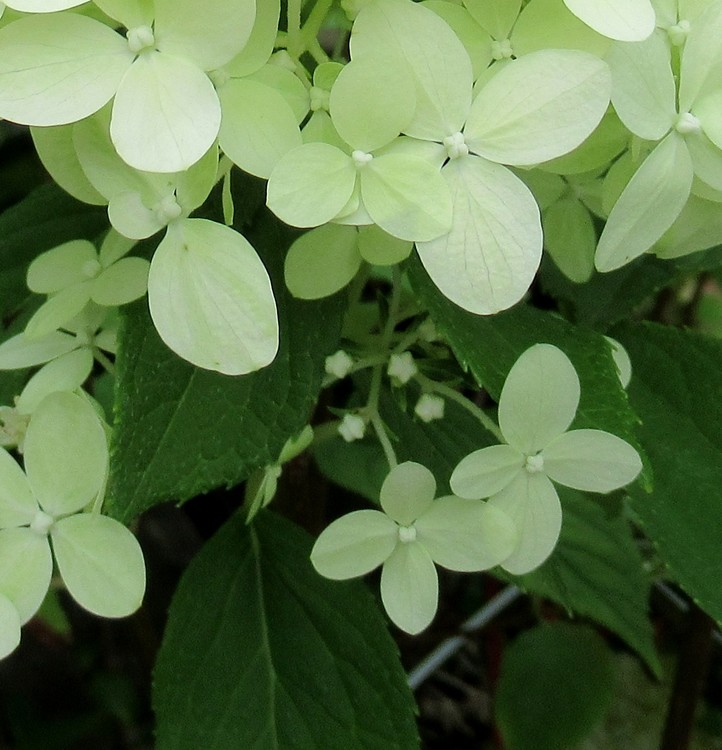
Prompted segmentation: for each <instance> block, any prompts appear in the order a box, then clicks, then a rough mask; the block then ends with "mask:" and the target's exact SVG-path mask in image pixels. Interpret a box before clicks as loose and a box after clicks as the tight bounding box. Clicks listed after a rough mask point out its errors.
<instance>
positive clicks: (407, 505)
mask: <svg viewBox="0 0 722 750" xmlns="http://www.w3.org/2000/svg"><path fill="white" fill-rule="evenodd" d="M434 495H436V479H434V475H433V474H432V473H431V472H430V471H429V470H428V469H427V468H426V467H425V466H422V465H421V464H417V463H415V462H414V461H405V462H404V463H402V464H399V465H398V466H395V467H394V468H393V469H391V471H390V472H389V474H388V476H387V477H386V479H384V483H383V484H382V485H381V498H380V499H381V507H382V508H383V509H384V510H385V511H386V513H387V514H388V515H389V516H390V517H391V518H393V519H394V521H396V523H398V524H401V526H410V525H411V524H412V523H413V522H414V521H415V520H416V519H417V518H419V517H420V516H421V515H422V513H424V512H425V511H426V510H427V509H428V508H429V507H430V506H431V503H432V502H433V500H434Z"/></svg>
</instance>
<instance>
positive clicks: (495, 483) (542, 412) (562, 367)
mask: <svg viewBox="0 0 722 750" xmlns="http://www.w3.org/2000/svg"><path fill="white" fill-rule="evenodd" d="M578 404H579V378H578V377H577V373H576V371H575V369H574V366H573V365H572V363H571V362H570V361H569V359H568V357H567V356H566V355H565V354H564V353H563V352H562V351H560V350H559V349H557V348H556V347H555V346H551V345H549V344H537V345H536V346H533V347H531V348H530V349H528V350H527V351H526V352H524V354H522V355H521V357H519V359H518V360H517V361H516V363H515V364H514V366H513V367H512V368H511V370H510V371H509V375H508V377H507V379H506V382H505V383H504V388H503V389H502V392H501V398H500V399H499V427H500V429H501V433H502V435H503V437H504V439H505V440H506V441H507V443H508V445H494V446H491V447H488V448H482V449H481V450H478V451H474V452H473V453H471V454H469V455H468V456H466V457H465V458H463V459H462V460H461V462H460V463H459V465H458V466H457V467H456V468H455V469H454V471H453V473H452V475H451V489H452V490H453V491H454V492H455V493H456V494H457V495H459V496H460V497H464V498H480V497H488V498H490V499H489V504H490V505H492V506H494V507H497V508H502V509H503V510H505V511H506V512H507V513H508V514H509V515H510V516H511V517H512V518H513V519H514V521H516V523H517V526H518V527H519V529H520V531H521V536H520V539H519V544H518V546H517V548H516V550H515V552H514V554H512V555H511V556H510V557H509V558H508V559H507V560H505V561H504V562H503V563H502V567H504V568H505V569H506V570H508V571H509V572H510V573H514V574H516V575H521V574H523V573H527V572H528V571H530V570H532V569H534V568H536V567H538V566H539V565H541V564H542V563H543V562H544V560H546V558H547V557H548V556H549V555H550V554H551V552H552V550H553V549H554V547H555V545H556V543H557V539H558V538H559V532H560V530H561V524H562V510H561V505H560V503H559V496H558V495H557V492H556V490H555V489H554V485H553V484H552V483H551V481H550V480H554V481H555V482H558V483H559V484H563V485H565V486H567V487H573V488H575V489H578V490H587V491H590V492H610V491H611V490H615V489H618V488H619V487H623V486H624V485H625V484H628V483H629V482H631V481H632V480H633V479H635V477H636V476H637V475H638V474H639V472H640V470H641V468H642V463H641V460H640V458H639V455H638V453H637V451H636V450H635V449H634V448H633V447H632V446H631V445H629V443H627V442H625V441H624V440H622V439H621V438H618V437H617V436H616V435H612V434H610V433H608V432H604V431H602V430H588V429H584V430H571V431H569V432H567V430H568V428H569V425H570V424H571V423H572V420H573V419H574V415H575V414H576V411H577V406H578Z"/></svg>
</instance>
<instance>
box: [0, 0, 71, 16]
mask: <svg viewBox="0 0 722 750" xmlns="http://www.w3.org/2000/svg"><path fill="white" fill-rule="evenodd" d="M84 2H86V0H9V2H5V3H4V4H5V5H7V7H8V8H12V9H13V10H19V11H21V12H22V13H54V12H55V11H56V10H67V9H68V8H75V7H76V6H78V5H82V4H83V3H84Z"/></svg>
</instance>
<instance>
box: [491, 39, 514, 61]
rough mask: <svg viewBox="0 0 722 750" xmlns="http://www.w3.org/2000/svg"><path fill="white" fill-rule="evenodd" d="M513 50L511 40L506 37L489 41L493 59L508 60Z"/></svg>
mask: <svg viewBox="0 0 722 750" xmlns="http://www.w3.org/2000/svg"><path fill="white" fill-rule="evenodd" d="M513 55H514V50H513V49H512V48H511V42H510V41H509V40H508V39H502V40H501V41H500V42H497V41H496V40H494V41H492V43H491V56H492V57H493V58H494V59H495V60H508V59H509V58H511V57H513Z"/></svg>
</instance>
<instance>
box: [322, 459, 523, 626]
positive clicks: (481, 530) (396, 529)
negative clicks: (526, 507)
mask: <svg viewBox="0 0 722 750" xmlns="http://www.w3.org/2000/svg"><path fill="white" fill-rule="evenodd" d="M435 495H436V480H435V479H434V476H433V474H432V473H431V472H430V471H429V470H428V469H427V468H426V467H424V466H421V465H420V464H417V463H414V462H412V461H407V462H405V463H402V464H400V465H398V466H396V467H395V468H394V469H392V470H391V472H390V473H389V475H388V476H387V477H386V479H385V481H384V483H383V486H382V487H381V508H382V509H383V512H382V511H378V510H359V511H355V512H353V513H349V514H348V515H345V516H342V517H341V518H339V519H337V520H336V521H334V522H333V523H332V524H331V525H330V526H329V527H328V528H326V529H325V530H324V531H323V532H322V533H321V535H320V536H319V538H318V539H317V540H316V544H315V545H314V548H313V550H312V552H311V562H312V563H313V565H314V567H315V568H316V570H317V571H318V572H319V573H321V575H324V576H326V577H327V578H333V579H336V580H343V579H346V578H354V577H355V576H361V575H364V574H365V573H368V572H370V571H371V570H373V569H374V568H376V567H378V566H379V565H382V566H383V567H382V570H381V599H382V601H383V604H384V607H385V608H386V611H387V612H388V614H389V617H390V618H391V619H392V620H393V621H394V622H395V623H396V625H398V626H399V627H400V628H401V629H402V630H405V631H406V632H407V633H419V632H420V631H422V630H423V629H424V628H425V627H426V626H427V625H428V624H429V623H430V622H431V620H432V619H433V617H434V614H435V613H436V607H437V602H438V579H437V575H436V568H435V567H434V563H436V564H438V565H441V566H443V567H445V568H448V569H450V570H457V571H463V572H471V571H479V570H486V569H488V568H492V567H494V566H495V565H498V564H499V563H500V562H502V560H504V559H506V558H507V557H508V556H509V555H510V554H511V553H512V551H513V549H514V546H515V544H516V538H517V532H516V528H515V526H514V524H513V522H512V521H511V519H510V518H509V517H508V516H507V514H506V513H504V512H503V511H501V510H499V509H498V508H495V507H493V506H491V505H489V504H488V503H483V502H478V501H477V502H470V501H468V500H462V499H460V498H458V497H453V496H448V497H442V498H439V499H436V500H435V499H434V497H435Z"/></svg>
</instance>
